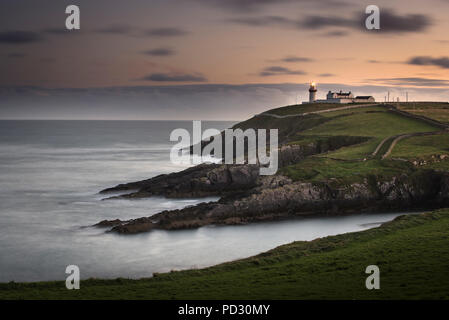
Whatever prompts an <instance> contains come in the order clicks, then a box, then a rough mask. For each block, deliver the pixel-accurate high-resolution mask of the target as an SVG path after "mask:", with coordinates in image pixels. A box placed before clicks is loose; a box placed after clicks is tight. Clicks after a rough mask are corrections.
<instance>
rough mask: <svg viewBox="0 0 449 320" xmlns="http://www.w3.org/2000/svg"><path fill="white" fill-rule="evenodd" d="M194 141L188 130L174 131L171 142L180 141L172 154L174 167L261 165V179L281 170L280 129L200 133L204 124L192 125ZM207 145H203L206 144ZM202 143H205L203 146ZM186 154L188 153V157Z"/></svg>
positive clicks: (211, 130)
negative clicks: (262, 176)
mask: <svg viewBox="0 0 449 320" xmlns="http://www.w3.org/2000/svg"><path fill="white" fill-rule="evenodd" d="M192 133H193V137H191V135H190V132H189V131H188V130H186V129H181V128H178V129H175V130H173V131H172V132H171V134H170V141H178V143H177V144H175V145H174V146H173V147H172V149H171V152H170V160H171V162H172V163H173V164H200V163H202V162H205V161H211V159H212V161H214V162H219V163H225V164H258V165H260V171H259V173H260V175H274V174H275V173H276V172H277V170H278V129H270V130H269V136H270V138H269V140H270V142H269V147H268V148H267V146H268V142H267V130H266V129H246V130H245V131H243V130H242V129H226V130H224V132H223V134H222V133H221V132H220V131H219V130H217V129H206V130H204V132H203V131H202V129H201V121H193V132H192ZM207 140H209V142H206V143H207V144H206V145H203V143H204V141H207ZM202 142H203V143H202ZM186 151H188V152H187V153H186Z"/></svg>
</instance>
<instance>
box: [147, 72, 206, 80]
mask: <svg viewBox="0 0 449 320" xmlns="http://www.w3.org/2000/svg"><path fill="white" fill-rule="evenodd" d="M142 80H146V81H155V82H206V81H207V79H206V78H205V77H204V76H203V75H201V74H173V73H152V74H150V75H148V76H145V77H143V78H142Z"/></svg>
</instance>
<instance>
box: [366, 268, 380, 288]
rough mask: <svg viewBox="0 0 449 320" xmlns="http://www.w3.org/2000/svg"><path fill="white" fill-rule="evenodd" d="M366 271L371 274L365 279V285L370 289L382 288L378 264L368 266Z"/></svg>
mask: <svg viewBox="0 0 449 320" xmlns="http://www.w3.org/2000/svg"><path fill="white" fill-rule="evenodd" d="M365 273H367V274H370V276H368V277H367V278H366V280H365V286H366V288H367V289H368V290H373V289H376V290H379V289H380V270H379V267H378V266H376V265H370V266H368V267H366V269H365Z"/></svg>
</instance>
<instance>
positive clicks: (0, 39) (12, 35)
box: [0, 30, 43, 45]
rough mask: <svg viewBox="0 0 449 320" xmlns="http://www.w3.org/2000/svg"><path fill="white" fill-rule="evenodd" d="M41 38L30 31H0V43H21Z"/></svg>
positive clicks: (40, 39)
mask: <svg viewBox="0 0 449 320" xmlns="http://www.w3.org/2000/svg"><path fill="white" fill-rule="evenodd" d="M42 40H43V38H42V37H41V36H40V35H39V34H38V33H36V32H32V31H20V30H14V31H4V32H0V43H4V44H13V45H21V44H28V43H34V42H38V41H42Z"/></svg>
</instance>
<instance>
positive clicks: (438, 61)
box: [407, 56, 449, 69]
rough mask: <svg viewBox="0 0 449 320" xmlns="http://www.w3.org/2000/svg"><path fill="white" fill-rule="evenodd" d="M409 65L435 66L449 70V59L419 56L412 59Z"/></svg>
mask: <svg viewBox="0 0 449 320" xmlns="http://www.w3.org/2000/svg"><path fill="white" fill-rule="evenodd" d="M407 63H408V64H411V65H417V66H435V67H440V68H443V69H449V57H440V58H432V57H429V56H418V57H413V58H410V60H408V62H407Z"/></svg>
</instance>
